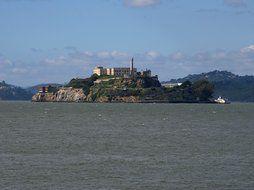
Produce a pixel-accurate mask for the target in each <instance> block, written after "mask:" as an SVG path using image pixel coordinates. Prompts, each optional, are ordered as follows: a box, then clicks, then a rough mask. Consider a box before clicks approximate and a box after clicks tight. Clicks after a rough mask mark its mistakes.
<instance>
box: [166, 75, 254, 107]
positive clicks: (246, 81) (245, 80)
mask: <svg viewBox="0 0 254 190" xmlns="http://www.w3.org/2000/svg"><path fill="white" fill-rule="evenodd" d="M187 80H189V81H191V82H195V81H198V80H208V81H209V82H211V83H213V85H214V97H218V96H222V97H226V98H228V99H229V100H230V101H239V102H254V76H238V75H235V74H233V73H231V72H228V71H212V72H208V73H201V74H196V75H188V76H187V77H184V78H180V79H173V80H171V81H169V82H170V83H177V82H184V81H187Z"/></svg>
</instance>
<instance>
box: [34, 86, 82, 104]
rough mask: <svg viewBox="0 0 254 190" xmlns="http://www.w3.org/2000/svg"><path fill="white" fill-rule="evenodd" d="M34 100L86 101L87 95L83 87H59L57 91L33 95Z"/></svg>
mask: <svg viewBox="0 0 254 190" xmlns="http://www.w3.org/2000/svg"><path fill="white" fill-rule="evenodd" d="M32 101H34V102H85V101H86V95H85V94H84V92H83V90H82V89H78V88H72V87H62V88H59V90H58V91H57V92H50V93H37V94H35V95H34V96H33V97H32Z"/></svg>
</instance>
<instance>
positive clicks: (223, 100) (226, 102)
mask: <svg viewBox="0 0 254 190" xmlns="http://www.w3.org/2000/svg"><path fill="white" fill-rule="evenodd" d="M214 102H216V103H218V104H230V102H229V101H228V100H227V99H224V98H222V97H221V96H219V98H217V99H215V100H214Z"/></svg>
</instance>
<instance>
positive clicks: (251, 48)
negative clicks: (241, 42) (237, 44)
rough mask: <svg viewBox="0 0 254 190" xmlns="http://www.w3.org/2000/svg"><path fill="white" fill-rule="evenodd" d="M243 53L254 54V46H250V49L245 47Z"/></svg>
mask: <svg viewBox="0 0 254 190" xmlns="http://www.w3.org/2000/svg"><path fill="white" fill-rule="evenodd" d="M241 52H242V53H249V52H254V45H250V46H248V47H244V48H242V49H241Z"/></svg>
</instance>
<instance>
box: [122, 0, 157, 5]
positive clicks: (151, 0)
mask: <svg viewBox="0 0 254 190" xmlns="http://www.w3.org/2000/svg"><path fill="white" fill-rule="evenodd" d="M159 3H160V0H124V4H125V5H126V6H129V7H147V6H153V5H157V4H159Z"/></svg>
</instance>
